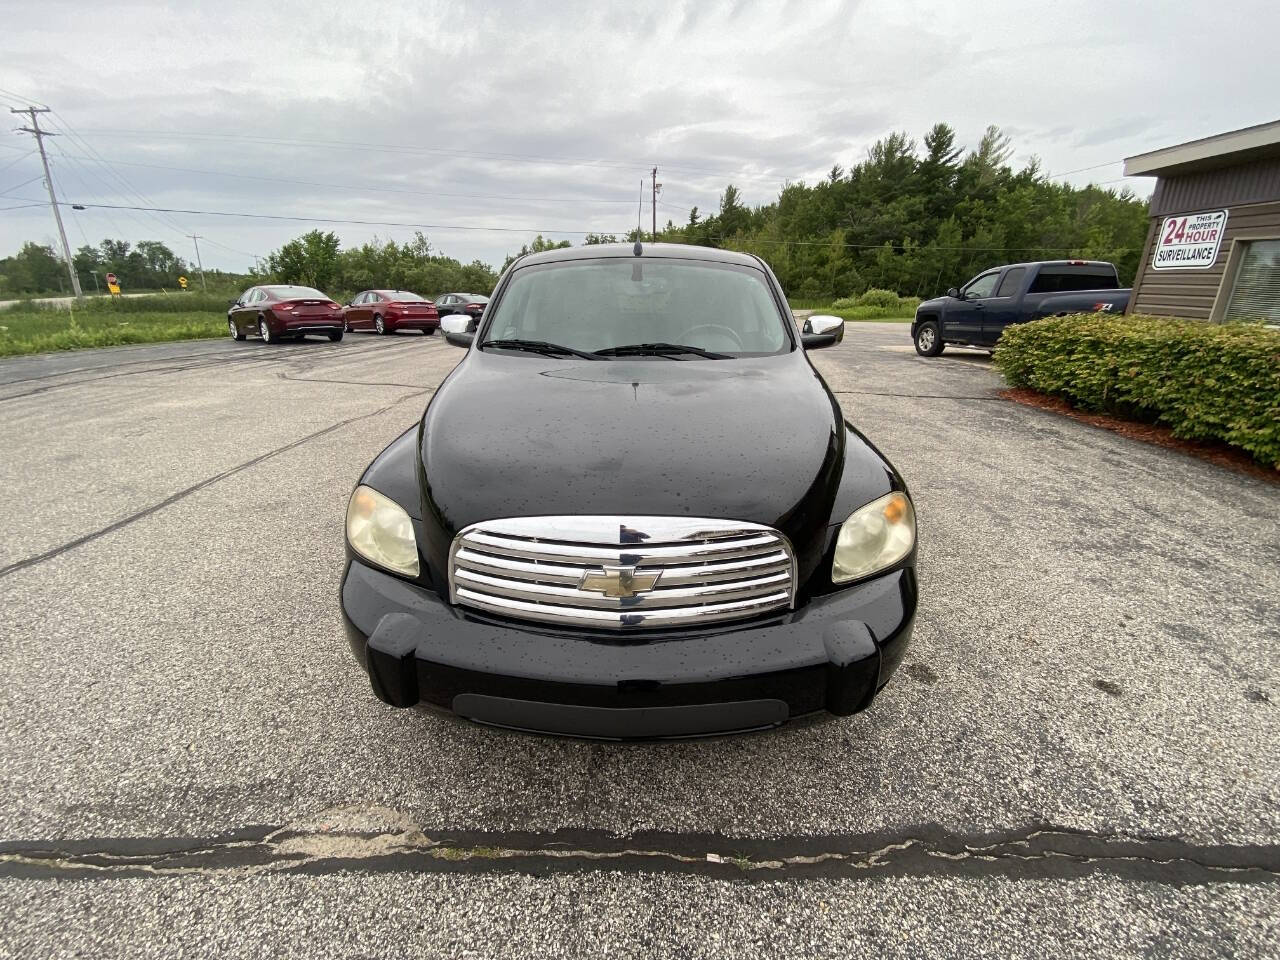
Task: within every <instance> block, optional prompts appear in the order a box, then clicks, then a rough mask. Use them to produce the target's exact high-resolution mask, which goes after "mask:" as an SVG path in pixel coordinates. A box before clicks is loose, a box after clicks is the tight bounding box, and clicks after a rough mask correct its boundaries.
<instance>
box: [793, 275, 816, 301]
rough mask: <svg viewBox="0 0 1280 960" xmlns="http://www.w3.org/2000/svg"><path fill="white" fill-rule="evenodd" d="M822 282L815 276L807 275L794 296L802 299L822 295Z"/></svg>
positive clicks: (810, 298) (811, 298)
mask: <svg viewBox="0 0 1280 960" xmlns="http://www.w3.org/2000/svg"><path fill="white" fill-rule="evenodd" d="M822 293H823V291H822V284H820V283H819V282H818V280H817V278H816V277H808V278H806V279H805V281H804V283H802V284H800V289H799V290H797V291H796V296H797V297H799V298H800V299H803V300H813V299H816V298H818V297H821V296H822Z"/></svg>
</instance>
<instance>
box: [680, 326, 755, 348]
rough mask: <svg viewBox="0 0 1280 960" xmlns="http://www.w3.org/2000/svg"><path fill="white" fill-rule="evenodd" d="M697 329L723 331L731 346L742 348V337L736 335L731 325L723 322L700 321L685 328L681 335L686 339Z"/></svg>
mask: <svg viewBox="0 0 1280 960" xmlns="http://www.w3.org/2000/svg"><path fill="white" fill-rule="evenodd" d="M699 330H713V331H718V332H720V333H723V334H724V335H725V336H727V337H728V338H729V339H730V340H732V341H733V346H734V349H735V350H741V349H742V338H741V337H739V336H738V333H737V331H736V330H734V329H733V327H726V326H724V325H723V324H719V323H700V324H698V325H697V326H696V327H691V328H690V329H688V330H686V331H685V332H684V334H683V336H684V337H685V338H686V339H690V338H691V337H692V335H693V334H695V333H697V332H698V331H699Z"/></svg>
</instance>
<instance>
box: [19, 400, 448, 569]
mask: <svg viewBox="0 0 1280 960" xmlns="http://www.w3.org/2000/svg"><path fill="white" fill-rule="evenodd" d="M433 392H434V388H431V387H419V388H417V389H415V390H414V392H413V393H408V394H405V395H404V396H402V397H397V398H396V399H395V400H393V401H392V402H391V403H388V404H386V405H384V406H381V407H379V408H378V409H377V410H374V411H373V412H371V413H362V414H360V415H359V416H355V417H348V418H347V419H346V420H340V421H339V422H338V423H334V424H330V425H329V426H327V427H324V428H322V429H320V430H316V431H315V432H314V433H309V434H307V435H306V436H305V437H300V438H298V439H297V440H292V441H290V442H289V443H286V444H284V445H283V446H280V447H276V448H275V449H274V450H268V451H267V452H266V453H263V454H260V455H259V456H256V457H254V458H253V459H251V460H246V461H245V462H244V463H241V464H238V465H236V466H234V467H230V468H228V469H226V470H223V471H222V472H220V473H216V474H214V475H213V476H212V477H206V478H205V479H204V480H201V481H200V482H199V483H194V484H192V485H191V486H189V487H186V488H184V489H182V490H179V491H178V492H177V493H173V494H170V495H169V496H167V497H165V498H164V499H163V500H161V501H160V502H159V503H154V504H152V505H151V506H149V507H145V508H143V509H142V510H139V511H137V512H136V513H132V514H130V515H129V516H127V517H121V518H120V519H119V520H116V521H115V522H113V523H109V524H107V526H105V527H102V528H100V529H98V530H94V531H93V532H91V533H86V534H84V535H83V536H80V537H76V538H75V539H74V540H70V541H68V542H67V543H64V544H62V545H61V546H57V547H54V548H52V549H50V550H46V551H45V552H43V553H38V554H36V555H35V556H31V557H26V558H24V559H22V560H16V561H14V562H13V563H11V564H8V565H7V566H4V567H0V579H3V578H5V577H7V576H9V575H10V574H13V573H17V572H18V571H19V570H25V569H26V568H27V567H32V566H35V565H37V564H40V563H44V562H45V561H47V560H52V559H54V558H55V557H58V556H61V555H62V554H64V553H66V552H68V551H69V550H74V549H75V548H76V547H82V546H84V545H85V544H86V543H92V542H93V541H94V540H97V539H99V538H101V537H105V536H106V535H107V534H109V533H114V532H115V531H117V530H120V529H121V528H123V527H127V526H129V525H131V524H133V523H136V522H137V521H139V520H143V519H145V518H146V517H149V516H151V515H152V514H153V513H157V512H159V511H160V510H163V509H164V508H165V507H168V506H172V505H173V504H175V503H177V502H179V501H180V500H185V499H186V498H187V497H189V496H191V495H192V494H193V493H199V492H200V491H201V490H203V489H205V488H206V487H209V486H212V485H213V484H215V483H217V482H218V481H220V480H225V479H227V478H228V477H233V476H235V475H236V474H238V473H242V472H243V471H245V470H248V469H249V468H251V467H255V466H257V465H258V464H260V463H262V462H264V461H266V460H270V459H271V458H272V457H277V456H279V455H280V454H282V453H288V452H289V451H290V450H294V449H296V448H298V447H300V446H302V445H303V444H306V443H310V442H311V441H312V440H318V439H319V438H320V437H323V436H326V435H327V434H330V433H333V432H334V431H336V430H341V429H342V428H343V427H347V426H350V425H351V424H353V423H359V422H360V421H361V420H368V419H370V418H372V417H378V416H381V415H382V414H384V413H386V412H387V411H388V410H390V409H391V408H392V407H395V406H397V405H398V404H401V403H403V402H404V401H406V400H411V399H413V398H414V397H419V396H422V395H423V394H428V393H433Z"/></svg>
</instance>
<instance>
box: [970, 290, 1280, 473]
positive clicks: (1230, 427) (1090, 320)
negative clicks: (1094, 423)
mask: <svg viewBox="0 0 1280 960" xmlns="http://www.w3.org/2000/svg"><path fill="white" fill-rule="evenodd" d="M995 362H996V365H997V366H998V367H999V368H1000V370H1001V371H1002V372H1003V373H1004V375H1005V378H1006V379H1007V380H1008V381H1009V383H1010V384H1012V385H1013V386H1015V387H1028V388H1030V389H1032V390H1038V391H1040V392H1041V393H1047V394H1050V395H1052V396H1055V397H1061V398H1063V399H1065V400H1067V401H1068V402H1070V403H1071V404H1073V405H1074V406H1077V407H1080V408H1082V409H1085V410H1094V411H1102V412H1106V413H1113V414H1117V415H1119V416H1123V417H1127V418H1130V419H1136V420H1143V421H1146V422H1152V423H1164V424H1166V425H1168V426H1169V427H1171V428H1172V429H1173V435H1174V436H1175V437H1181V438H1183V439H1187V440H1221V441H1225V442H1226V443H1229V444H1231V445H1232V446H1235V447H1239V448H1240V449H1241V450H1245V451H1247V452H1248V453H1249V454H1251V455H1252V456H1253V457H1254V458H1255V459H1256V460H1258V461H1259V462H1260V463H1263V464H1266V465H1268V466H1274V467H1277V468H1280V334H1278V333H1277V332H1275V331H1273V330H1269V329H1267V328H1265V327H1262V326H1260V325H1256V324H1225V325H1221V324H1210V323H1205V322H1203V321H1198V320H1181V319H1174V318H1169V317H1151V316H1142V315H1133V316H1127V317H1117V316H1112V315H1110V314H1105V313H1095V314H1077V315H1074V316H1068V317H1046V318H1045V319H1043V320H1036V321H1035V322H1033V323H1025V324H1020V325H1018V326H1013V327H1009V328H1008V329H1007V330H1005V332H1004V335H1003V336H1002V337H1001V339H1000V344H999V346H998V347H997V348H996V355H995Z"/></svg>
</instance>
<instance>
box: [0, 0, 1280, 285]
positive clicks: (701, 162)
mask: <svg viewBox="0 0 1280 960" xmlns="http://www.w3.org/2000/svg"><path fill="white" fill-rule="evenodd" d="M1116 6H1117V5H1114V4H1109V3H1105V2H1102V0H1078V2H1077V3H1075V4H1072V5H1070V7H1039V8H1036V9H1035V10H1034V11H1032V10H1029V9H1028V8H1027V7H1025V6H1024V5H1022V4H1016V3H1012V2H1007V3H981V4H979V3H977V2H951V3H947V2H914V3H906V2H904V3H894V4H872V3H853V2H840V0H791V2H786V3H779V2H776V0H770V2H765V0H755V2H729V0H721V2H716V0H687V2H683V3H667V2H657V0H654V2H644V0H634V2H626V3H601V2H598V0H597V2H577V0H573V2H566V3H555V4H537V5H533V4H528V3H526V2H518V0H495V2H489V3H483V4H464V3H457V2H449V0H439V2H428V3H421V4H416V5H413V7H412V8H408V7H406V6H405V5H403V4H400V3H384V2H381V0H377V2H371V3H361V4H349V3H336V2H314V3H297V2H292V0H285V2H276V3H273V4H270V5H261V4H256V3H239V2H222V0H218V2H214V0H190V2H188V3H187V4H184V5H183V6H182V7H180V8H175V7H157V6H155V5H153V4H151V3H144V2H140V0H135V2H126V3H124V4H116V5H112V6H111V7H109V8H107V7H102V6H101V5H100V4H91V3H89V2H87V0H61V2H55V3H53V4H49V3H46V4H43V5H40V6H38V7H36V6H32V5H27V6H26V7H19V8H16V9H14V10H12V11H10V12H9V13H8V14H7V16H6V40H8V42H7V43H6V45H5V46H6V48H7V49H8V51H10V52H9V53H7V54H6V57H5V59H4V61H3V62H0V89H3V90H8V91H10V92H17V93H20V94H21V95H23V96H30V97H35V98H38V99H39V100H41V101H44V102H48V103H49V104H50V105H52V106H53V107H55V108H56V109H57V111H58V114H57V116H56V117H53V118H51V121H52V122H53V123H54V124H55V125H58V126H59V129H63V132H68V131H69V130H74V131H78V132H79V133H81V134H82V135H83V137H84V139H85V140H87V141H88V143H89V145H90V146H89V147H86V146H85V145H84V144H83V143H80V142H77V141H76V140H75V139H74V138H72V137H69V136H67V137H62V138H58V139H57V140H55V141H54V143H55V144H56V147H54V148H53V154H52V157H53V163H54V171H55V179H56V182H57V184H58V186H59V189H60V190H61V191H62V192H63V193H64V194H65V195H66V196H67V197H68V198H75V199H79V200H84V201H86V202H98V203H116V204H125V205H144V206H145V205H156V206H166V207H174V208H182V209H194V210H218V211H230V212H259V213H272V214H298V215H303V216H314V217H332V218H337V219H353V220H355V219H359V220H386V221H399V222H406V223H429V224H438V225H454V226H457V227H486V228H499V227H501V228H508V229H511V228H514V229H517V230H519V231H522V232H516V233H503V232H482V231H479V230H462V229H457V230H447V229H443V228H436V229H433V230H432V231H431V239H432V241H433V243H434V244H435V246H436V247H437V248H439V249H442V250H444V251H445V252H447V253H449V254H451V255H454V256H458V257H460V258H462V259H464V260H469V259H472V258H480V259H483V260H486V261H488V262H490V263H500V262H501V261H502V259H503V257H504V255H505V254H506V253H507V252H509V251H511V250H514V249H517V248H518V247H519V246H520V244H521V243H522V242H524V241H525V240H527V239H528V235H531V234H532V233H533V232H536V231H539V230H541V231H542V232H544V233H551V234H552V235H556V236H562V237H564V238H566V239H570V240H576V239H578V236H579V235H578V234H577V233H573V232H571V231H587V230H597V231H605V232H615V233H616V232H623V231H625V230H626V229H628V228H629V227H630V226H631V225H633V224H634V223H635V219H636V206H635V204H636V201H637V200H638V198H639V195H640V190H641V180H642V178H646V177H647V176H648V173H649V170H650V169H651V168H652V166H654V165H655V164H656V165H657V166H658V167H659V179H660V180H661V181H662V182H663V184H664V190H663V196H662V200H663V205H662V206H660V207H659V219H660V220H661V221H665V220H666V219H668V218H670V219H672V220H675V221H676V222H681V221H683V220H684V219H685V217H686V216H687V212H688V209H689V207H691V206H693V205H697V206H699V207H700V208H702V209H703V210H708V209H714V208H715V207H716V205H717V202H718V197H719V194H720V193H721V191H722V190H723V189H724V185H725V184H726V183H728V182H730V181H732V182H734V183H735V184H737V185H738V187H739V188H740V189H741V190H742V191H743V193H744V196H745V197H746V199H747V200H748V201H749V202H752V203H764V202H768V201H770V200H771V199H773V198H774V197H775V196H776V195H777V191H778V189H779V187H780V186H781V184H782V183H783V182H785V181H787V180H793V181H794V180H800V179H807V180H810V181H813V180H816V179H818V178H820V177H822V176H824V175H825V174H826V172H827V171H828V170H830V168H831V166H832V165H833V164H835V163H840V164H841V165H844V166H849V165H850V164H852V163H856V162H857V161H859V160H860V159H862V158H863V157H864V156H865V153H866V149H867V147H868V146H869V145H870V144H871V143H872V142H874V141H875V140H876V139H877V138H879V137H881V136H883V135H885V134H886V133H888V132H890V131H892V130H905V131H907V132H908V133H909V134H910V135H911V136H912V137H914V138H915V139H916V140H917V141H919V140H920V138H921V137H923V135H924V133H925V132H926V131H927V130H928V128H929V127H930V126H931V125H932V124H933V123H935V122H937V121H939V120H945V121H947V122H950V123H951V124H953V125H954V126H955V127H956V128H957V130H958V132H959V136H960V139H961V141H962V142H964V143H966V144H967V145H970V146H972V145H973V144H975V143H976V142H977V140H978V138H979V137H980V136H981V133H982V130H983V129H984V128H985V127H986V126H987V125H988V124H989V123H997V124H999V125H1001V126H1002V127H1003V128H1004V129H1005V130H1006V131H1008V132H1010V133H1011V134H1012V135H1013V137H1014V147H1015V149H1016V151H1017V154H1016V155H1017V156H1018V157H1019V158H1026V157H1029V156H1031V155H1038V156H1039V157H1040V158H1041V161H1042V165H1043V168H1044V169H1047V170H1077V169H1079V168H1082V167H1090V166H1095V165H1101V164H1106V163H1109V162H1111V161H1118V160H1119V159H1120V158H1122V157H1123V156H1125V155H1128V154H1133V153H1138V152H1142V151H1145V150H1149V149H1153V148H1155V147H1159V146H1163V145H1167V144H1171V143H1175V142H1179V141H1181V140H1186V139H1191V138H1193V137H1197V136H1204V135H1207V134H1211V133H1215V132H1220V131H1222V130H1226V129H1230V128H1232V127H1237V126H1244V125H1246V124H1249V123H1256V122H1260V121H1263V120H1267V119H1273V118H1274V116H1273V114H1274V107H1273V105H1272V103H1271V99H1272V98H1271V96H1270V91H1272V90H1274V89H1275V88H1276V86H1277V80H1280V68H1277V67H1276V65H1275V58H1274V57H1271V56H1270V55H1269V53H1268V51H1267V46H1268V44H1269V42H1270V41H1269V40H1268V38H1270V37H1274V35H1275V33H1276V28H1277V27H1278V26H1280V11H1278V10H1277V9H1276V8H1275V7H1273V5H1271V4H1265V3H1255V4H1249V5H1247V6H1246V7H1243V8H1241V12H1240V13H1239V15H1238V16H1237V17H1235V18H1231V17H1225V16H1224V17H1216V18H1205V17H1202V16H1200V15H1199V14H1198V13H1197V11H1196V10H1195V9H1194V8H1164V9H1162V10H1161V11H1160V13H1159V15H1155V14H1154V13H1151V12H1149V11H1147V10H1146V9H1145V8H1136V7H1135V8H1133V9H1129V8H1121V9H1117V8H1116ZM49 23H57V24H58V25H59V26H58V27H57V29H56V36H55V37H54V38H53V39H55V40H56V42H49V41H50V39H51V38H50V34H49V27H48V24H49ZM1242 23H1246V24H1247V26H1248V29H1247V30H1241V29H1240V26H1241V24H1242ZM1222 49H1231V50H1232V51H1233V54H1232V62H1231V63H1230V64H1226V63H1222V62H1215V60H1214V58H1213V57H1204V56H1203V51H1205V50H1222ZM1197 51H1199V52H1197ZM1228 71H1229V72H1230V82H1229V83H1228V81H1227V79H1226V78H1227V72H1228ZM1228 87H1229V89H1230V96H1227V90H1228ZM0 102H4V101H0ZM0 148H3V149H0V171H3V172H0V190H2V189H3V188H5V187H7V186H8V185H10V184H11V183H18V182H20V181H22V180H26V179H28V178H29V177H31V176H33V175H35V174H36V173H38V164H37V163H36V161H35V159H34V158H32V157H24V156H23V153H25V152H26V151H28V150H29V149H30V144H29V142H24V141H23V140H22V139H19V138H18V137H16V136H13V137H10V136H4V137H0ZM90 148H91V149H90ZM92 151H96V153H97V155H98V156H101V157H104V158H107V159H108V160H110V161H112V162H111V163H110V164H106V165H104V164H102V163H100V162H99V161H98V160H97V159H96V158H94V154H93V153H92ZM15 160H16V161H17V162H16V163H15V164H14V166H12V168H11V169H9V170H7V171H4V170H3V168H4V165H5V164H6V163H9V162H10V161H15ZM141 164H148V165H149V166H141ZM1118 167H1119V165H1118V163H1117V164H1114V166H1112V167H1103V168H1102V169H1100V170H1099V171H1097V172H1092V171H1086V172H1084V173H1081V174H1073V175H1072V176H1071V179H1072V180H1075V181H1077V182H1083V181H1085V180H1088V179H1090V178H1091V177H1092V178H1093V179H1104V177H1105V178H1107V179H1110V178H1112V177H1113V176H1118ZM173 168H182V169H173ZM196 171H200V172H196ZM120 178H123V179H124V180H125V181H127V186H126V185H124V184H122V183H121V182H120ZM294 181H307V182H303V183H299V182H294ZM1131 182H1132V183H1134V184H1135V185H1137V186H1139V187H1141V186H1143V185H1144V184H1145V183H1146V182H1145V181H1131ZM316 184H329V185H331V186H317V185H316ZM39 191H40V185H39V183H38V182H37V183H36V184H32V185H28V186H26V187H24V188H23V189H21V190H19V191H18V193H19V194H20V195H24V196H30V197H32V198H34V199H39V196H40V192H39ZM139 198H142V199H145V200H146V201H149V203H141V202H140V200H139ZM10 202H14V201H0V205H5V204H8V203H10ZM67 219H68V233H69V235H70V239H71V241H72V243H73V245H79V244H80V243H82V242H85V241H86V240H88V241H90V242H96V241H97V240H98V239H101V237H103V236H123V237H125V238H127V239H131V240H135V241H136V240H138V239H144V238H156V239H162V240H164V241H165V242H167V243H170V244H171V245H173V246H174V248H175V249H177V250H178V251H179V252H180V253H182V254H183V255H188V254H189V250H188V249H186V247H185V246H184V244H186V243H187V241H186V240H185V239H184V238H183V234H186V233H192V232H199V233H201V234H203V235H205V236H206V237H208V238H209V239H210V245H209V246H210V249H208V250H204V248H203V247H202V250H204V252H205V254H206V263H210V264H212V265H216V266H222V267H227V268H234V269H242V268H244V267H245V266H246V265H247V263H248V260H249V257H248V254H264V253H266V252H268V251H270V250H272V249H274V248H276V247H278V246H279V245H280V244H281V243H282V242H284V241H285V240H287V239H288V238H289V237H291V236H294V235H296V234H297V233H299V232H302V231H303V230H305V229H308V225H307V224H297V223H289V222H281V221H270V220H262V221H255V220H241V219H233V218H219V217H207V216H200V215H196V214H172V215H161V214H149V213H142V212H126V211H100V210H94V209H88V210H86V211H83V212H75V213H72V214H69V216H68V218H67ZM648 219H649V211H648V208H647V205H646V209H645V211H644V220H645V222H647V221H648ZM334 229H336V230H337V232H338V233H339V234H340V235H341V236H342V238H343V240H344V242H346V243H359V242H362V241H364V240H366V239H369V238H370V237H372V236H373V235H375V234H376V235H379V236H382V237H394V238H397V239H405V238H407V236H408V235H409V234H410V233H411V232H412V230H411V228H400V227H379V226H354V225H352V226H335V227H334ZM28 239H35V240H40V241H44V242H49V241H51V240H52V239H53V226H52V218H50V217H49V215H48V211H47V209H41V208H33V209H29V210H18V211H11V212H4V213H0V253H7V252H9V251H11V250H13V249H16V248H17V247H18V246H19V245H20V243H21V242H23V241H24V240H28ZM216 244H222V246H216Z"/></svg>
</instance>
